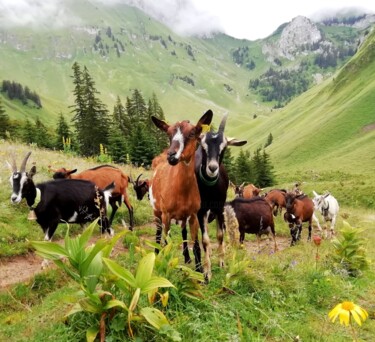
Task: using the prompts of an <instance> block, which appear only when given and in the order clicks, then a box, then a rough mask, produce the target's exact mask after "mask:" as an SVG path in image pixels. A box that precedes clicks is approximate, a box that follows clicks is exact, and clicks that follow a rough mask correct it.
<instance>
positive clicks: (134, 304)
mask: <svg viewBox="0 0 375 342" xmlns="http://www.w3.org/2000/svg"><path fill="white" fill-rule="evenodd" d="M140 295H141V289H140V288H138V289H136V290H135V292H134V294H133V298H132V300H131V302H130V304H129V312H133V311H134V309H135V308H136V307H137V304H138V301H139V297H140Z"/></svg>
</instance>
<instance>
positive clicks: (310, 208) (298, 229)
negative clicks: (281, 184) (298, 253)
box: [284, 191, 314, 246]
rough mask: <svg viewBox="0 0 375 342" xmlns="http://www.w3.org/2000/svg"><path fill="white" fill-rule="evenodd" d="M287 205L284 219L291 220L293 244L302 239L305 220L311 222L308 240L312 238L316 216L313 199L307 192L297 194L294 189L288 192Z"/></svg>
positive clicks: (286, 196)
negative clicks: (314, 217)
mask: <svg viewBox="0 0 375 342" xmlns="http://www.w3.org/2000/svg"><path fill="white" fill-rule="evenodd" d="M285 207H286V212H285V214H284V220H285V221H286V222H289V228H290V234H291V236H292V241H291V246H293V245H295V244H296V242H297V241H298V240H300V238H301V233H302V223H303V222H308V223H309V235H308V237H307V241H309V240H311V230H312V227H311V221H312V219H313V216H314V203H313V201H312V200H311V199H310V198H309V197H307V196H306V195H305V194H303V195H296V193H295V192H294V191H293V192H287V193H286V195H285Z"/></svg>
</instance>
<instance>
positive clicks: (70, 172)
mask: <svg viewBox="0 0 375 342" xmlns="http://www.w3.org/2000/svg"><path fill="white" fill-rule="evenodd" d="M75 172H77V169H74V170H70V171H68V172H67V174H68V175H71V174H72V173H75Z"/></svg>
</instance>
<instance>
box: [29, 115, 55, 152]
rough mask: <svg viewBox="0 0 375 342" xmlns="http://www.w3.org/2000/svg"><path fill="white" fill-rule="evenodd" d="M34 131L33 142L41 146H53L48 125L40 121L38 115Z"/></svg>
mask: <svg viewBox="0 0 375 342" xmlns="http://www.w3.org/2000/svg"><path fill="white" fill-rule="evenodd" d="M34 132H35V133H34V134H35V135H34V138H33V140H34V141H33V142H35V143H36V144H37V145H38V146H39V147H46V148H51V147H52V143H51V142H52V139H51V135H50V134H49V132H48V129H47V127H46V126H45V125H44V124H43V123H42V122H41V121H40V119H39V118H38V117H37V118H36V120H35V127H34Z"/></svg>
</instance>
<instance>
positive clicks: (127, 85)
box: [0, 0, 375, 180]
mask: <svg viewBox="0 0 375 342" xmlns="http://www.w3.org/2000/svg"><path fill="white" fill-rule="evenodd" d="M64 1H66V3H68V4H69V5H68V8H69V11H70V12H71V14H72V17H73V16H74V17H78V18H80V21H79V23H77V24H76V25H72V26H70V27H64V28H60V29H51V28H49V27H40V28H39V29H35V28H34V29H32V30H30V29H25V28H1V29H0V39H1V41H2V45H1V48H0V60H1V61H2V62H1V63H0V78H1V79H3V80H4V79H7V80H14V81H16V82H20V83H21V84H23V85H24V86H28V87H29V88H30V89H32V90H33V91H36V92H37V93H38V94H39V95H40V97H41V101H42V105H43V108H41V109H36V108H33V107H31V106H24V105H22V104H21V103H20V102H19V101H10V100H9V99H7V97H5V96H2V95H3V94H0V96H2V102H3V105H4V108H5V110H6V112H7V113H8V115H9V116H10V117H11V118H12V119H13V120H25V119H26V118H28V119H30V120H31V121H32V120H33V119H35V118H36V117H39V119H41V120H42V121H43V122H44V123H45V124H46V125H50V127H54V125H56V119H57V116H58V114H59V113H60V112H61V113H63V114H64V115H66V116H68V117H69V116H70V115H71V113H70V112H71V109H70V108H69V106H71V105H72V104H73V102H74V99H73V94H72V90H73V83H72V77H71V76H72V69H71V67H72V64H73V62H74V61H78V62H79V63H80V64H81V65H86V66H87V68H88V69H89V71H90V74H91V75H92V76H93V79H94V81H95V83H96V88H97V89H98V91H99V92H100V95H99V97H100V98H101V99H102V101H103V102H104V103H105V104H107V106H108V108H109V110H110V111H111V110H112V108H113V105H114V103H115V100H116V98H117V96H120V98H121V99H122V100H123V102H124V101H125V99H126V97H127V96H129V95H130V94H131V90H132V89H134V88H137V89H140V90H141V91H142V93H143V95H144V96H145V98H149V97H150V96H151V94H152V93H153V92H155V93H156V95H157V98H158V100H159V102H160V104H161V106H162V108H163V109H164V112H165V116H166V118H167V119H168V120H169V121H173V120H175V119H181V118H190V119H192V120H194V119H195V118H198V116H199V115H201V113H202V112H203V111H205V110H207V109H208V108H211V109H212V110H213V111H214V113H215V118H214V122H215V123H218V122H219V120H220V117H221V116H222V115H223V114H224V113H225V112H228V113H229V120H228V125H227V133H228V135H230V136H235V137H237V138H240V139H247V140H248V144H247V145H246V147H245V148H247V149H249V150H250V151H251V152H252V151H254V150H255V149H256V148H257V147H260V146H263V145H264V143H265V142H266V139H267V137H268V135H269V134H270V133H272V136H273V143H272V144H271V145H270V146H269V147H268V148H267V152H268V153H269V154H270V156H271V160H272V163H273V165H274V167H275V172H276V174H277V176H278V177H279V179H281V180H285V179H286V178H290V177H295V176H294V174H293V175H291V171H293V172H294V173H296V174H301V177H300V178H303V173H306V172H314V170H320V171H322V172H330V171H332V170H344V171H345V172H348V173H350V174H355V173H356V171H357V170H361V172H362V171H363V172H373V171H374V164H375V161H374V157H373V151H374V147H375V146H374V144H375V139H374V134H375V133H374V130H372V129H371V127H372V126H370V125H371V124H373V123H374V122H375V115H374V112H373V108H374V104H375V103H374V102H375V98H374V96H373V92H374V86H375V81H374V80H375V77H374V72H375V70H374V69H375V62H374V60H375V59H374V58H373V57H374V56H373V54H374V52H373V50H374V49H373V44H374V33H372V34H370V35H368V37H367V40H366V41H365V43H364V44H363V46H362V48H361V49H360V51H359V52H357V54H356V55H355V56H354V57H353V58H352V59H351V60H350V61H349V62H348V63H347V64H346V65H345V66H344V67H343V68H342V69H341V70H339V71H338V72H336V73H335V74H334V76H332V77H331V78H329V79H326V80H325V81H324V82H322V83H321V84H319V85H317V86H314V87H312V88H311V89H310V90H309V91H307V92H306V93H304V94H302V95H301V96H299V97H297V98H295V99H294V100H293V101H292V102H290V103H289V104H288V105H287V106H286V107H284V108H283V109H272V106H273V105H274V103H263V102H261V99H260V98H259V96H257V95H255V94H254V93H253V92H251V91H250V90H249V88H248V86H249V80H250V79H254V78H256V77H259V76H260V75H262V74H263V73H264V72H265V71H266V70H267V69H268V68H269V67H270V66H273V65H274V64H273V63H272V62H270V61H268V60H266V59H265V56H264V55H263V54H262V46H263V43H265V42H275V41H276V40H277V39H278V38H279V37H280V34H281V29H282V27H280V28H279V29H278V30H277V31H275V33H274V34H273V35H272V36H270V37H268V38H267V39H265V40H257V41H253V42H251V41H247V40H238V39H234V38H232V37H229V36H226V35H224V34H217V35H214V36H212V37H206V38H198V37H181V36H178V35H176V34H175V33H173V32H172V31H171V30H169V29H168V28H167V27H166V26H165V25H163V24H161V23H160V22H158V21H156V20H154V19H152V18H150V17H149V16H147V15H145V14H144V13H143V12H142V11H140V10H138V9H136V8H133V7H129V6H126V5H121V4H117V5H114V6H105V5H103V4H98V3H96V4H95V5H93V4H92V3H91V2H89V1H79V2H74V1H70V0H64ZM284 26H285V25H284ZM321 29H322V30H323V29H324V30H325V34H326V35H327V36H329V37H333V38H334V39H335V40H337V41H339V42H340V43H341V44H343V42H344V41H345V39H350V40H353V39H354V38H355V37H358V35H359V34H361V32H360V31H359V30H356V29H353V28H345V27H328V28H324V27H323V26H322V27H321ZM238 49H239V50H238ZM236 50H238V51H242V52H244V56H245V57H244V58H245V59H244V61H245V62H246V61H248V60H249V58H250V59H251V60H253V61H254V62H255V64H256V67H255V68H254V69H252V70H249V69H248V68H246V67H244V66H243V65H239V64H236V63H235V61H234V59H233V52H234V51H236ZM309 59H311V57H309ZM282 63H283V66H284V65H285V66H287V64H286V63H288V61H287V60H283V61H282ZM297 63H298V60H295V61H289V64H290V67H291V68H292V67H293V66H294V65H296V64H297ZM312 67H313V66H312ZM327 72H334V69H330V70H328V71H327ZM233 153H238V150H237V152H236V151H235V150H233ZM365 161H366V162H365Z"/></svg>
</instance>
